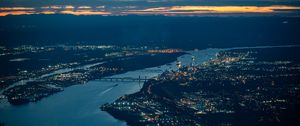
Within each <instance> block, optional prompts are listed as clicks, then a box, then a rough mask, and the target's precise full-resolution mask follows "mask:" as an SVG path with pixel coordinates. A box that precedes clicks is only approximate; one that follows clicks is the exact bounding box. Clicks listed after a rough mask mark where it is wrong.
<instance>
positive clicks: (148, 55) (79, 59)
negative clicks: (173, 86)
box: [1, 46, 186, 105]
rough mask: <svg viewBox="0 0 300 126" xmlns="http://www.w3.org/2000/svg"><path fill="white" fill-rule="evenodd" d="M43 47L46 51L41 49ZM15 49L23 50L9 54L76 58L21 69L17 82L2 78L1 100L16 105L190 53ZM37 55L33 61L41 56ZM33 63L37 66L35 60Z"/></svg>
mask: <svg viewBox="0 0 300 126" xmlns="http://www.w3.org/2000/svg"><path fill="white" fill-rule="evenodd" d="M40 48H43V49H42V50H40ZM45 48H49V49H45ZM27 49H28V50H29V52H28V50H27ZM15 50H22V51H16V52H14V53H13V54H6V55H9V56H11V55H19V54H20V53H21V54H22V55H24V54H23V53H24V52H25V54H26V53H30V54H31V53H45V55H48V56H51V55H52V53H55V55H57V56H61V55H62V54H64V53H67V54H65V55H71V56H72V58H70V59H69V57H66V59H67V60H63V59H62V60H61V61H60V62H62V61H64V62H68V63H65V65H63V63H60V64H57V65H49V66H48V67H46V68H45V67H42V68H39V69H37V68H36V69H37V70H34V69H31V71H27V70H26V71H25V70H21V72H17V73H13V75H14V79H11V78H12V77H11V75H9V74H8V75H7V76H5V75H4V77H3V78H2V79H1V86H3V87H2V90H3V93H2V94H3V95H2V96H1V99H7V100H8V102H9V103H10V104H12V105H23V104H27V103H29V102H36V101H39V100H41V99H42V98H44V97H47V96H50V95H52V94H54V93H57V92H61V91H63V90H64V89H65V88H66V87H69V86H72V85H76V84H85V83H86V82H88V81H91V80H96V79H101V78H103V77H107V76H112V75H116V74H122V73H125V72H128V71H134V70H139V69H144V68H148V67H155V66H160V65H163V64H167V63H171V62H174V61H176V59H177V57H179V56H181V55H184V54H186V53H185V52H184V51H182V50H181V49H166V48H159V47H154V48H148V47H144V46H143V47H116V46H63V47H57V46H56V47H39V48H37V47H20V49H19V48H17V49H15ZM45 50H50V52H44V51H45ZM40 51H42V52H40ZM12 52H13V51H12ZM73 53H74V54H73ZM31 55H33V54H31ZM34 55H35V56H33V57H32V58H36V57H37V56H36V55H37V54H34ZM74 55H75V56H74ZM73 58H74V60H76V63H74V61H72V59H73ZM28 59H29V58H28ZM58 59H61V57H54V59H52V60H58ZM21 60H22V59H21ZM52 60H51V61H52ZM14 61H15V60H14ZM14 61H13V62H14ZM29 62H30V63H33V61H29ZM38 63H39V62H38ZM52 64H55V62H54V61H52ZM17 71H20V70H17ZM42 73H43V74H42ZM24 79H25V81H24ZM26 79H27V80H26ZM15 82H18V83H17V84H15V85H14V84H13V83H15ZM10 86H11V87H10Z"/></svg>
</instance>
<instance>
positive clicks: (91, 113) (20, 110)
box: [0, 49, 220, 126]
mask: <svg viewBox="0 0 300 126" xmlns="http://www.w3.org/2000/svg"><path fill="white" fill-rule="evenodd" d="M219 51H220V49H205V50H199V51H188V53H190V54H186V55H183V56H180V57H178V60H179V61H181V62H182V65H188V64H191V63H192V58H191V56H192V55H193V56H195V63H196V64H200V63H203V62H205V61H208V60H209V59H211V58H213V57H215V54H216V53H217V52H219ZM165 70H176V63H175V62H172V63H170V64H166V65H162V66H157V67H152V68H146V69H142V70H136V71H130V72H127V73H124V74H119V75H114V76H111V77H134V78H136V77H138V76H141V77H144V76H147V78H151V77H154V76H157V75H159V74H161V73H162V72H163V71H165ZM116 84H118V86H114V85H116ZM141 86H142V85H141ZM141 86H140V85H139V83H138V82H105V81H100V80H98V81H97V80H95V81H89V82H88V83H86V84H81V85H74V86H71V87H67V88H65V90H64V91H62V92H59V93H56V94H54V95H52V96H49V97H47V98H43V99H42V100H41V101H38V102H35V103H29V104H26V105H21V106H12V105H10V104H8V103H1V104H0V122H4V123H5V125H6V126H24V125H28V126H65V125H67V126H82V125H89V126H106V125H109V126H126V123H125V122H124V121H119V120H117V119H114V118H113V117H112V116H110V115H109V114H108V113H106V112H104V111H101V110H100V109H99V107H100V106H101V105H102V104H104V103H107V102H113V101H114V100H116V99H117V98H119V97H120V96H123V95H125V94H131V93H134V92H137V91H139V90H140V88H141Z"/></svg>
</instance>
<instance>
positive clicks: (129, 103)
mask: <svg viewBox="0 0 300 126" xmlns="http://www.w3.org/2000/svg"><path fill="white" fill-rule="evenodd" d="M291 47H292V48H293V47H300V46H299V45H286V46H257V47H234V48H226V49H220V50H219V51H225V52H226V51H233V50H249V49H271V48H291ZM214 60H218V59H213V58H211V59H210V61H213V62H214ZM207 63H208V64H211V63H209V62H207ZM198 65H201V64H198ZM184 69H189V68H184ZM170 71H172V70H170ZM175 73H176V72H175ZM187 73H188V72H187ZM167 74H168V73H167ZM157 78H164V76H162V75H158V76H157V77H156V78H153V79H151V80H148V81H147V82H145V83H144V85H143V87H142V88H141V90H140V91H139V92H136V93H133V94H129V95H124V96H122V97H120V98H118V99H117V100H116V101H114V102H113V103H105V104H103V105H101V106H100V107H99V108H100V109H101V110H102V111H105V112H107V113H109V114H110V115H111V116H113V117H114V118H116V119H118V120H122V121H125V122H126V123H127V125H148V124H155V123H153V122H155V120H156V119H157V118H158V117H159V116H154V115H155V114H154V115H153V116H152V117H151V115H152V114H150V115H147V116H146V115H145V116H146V117H145V116H144V117H143V118H142V117H141V116H142V115H144V114H143V110H140V109H141V103H139V102H138V101H139V100H136V99H140V102H142V101H143V99H145V100H146V101H148V100H149V99H152V100H154V99H155V100H154V101H153V102H154V103H151V104H160V105H168V106H173V107H175V108H177V109H178V106H176V105H175V104H174V103H172V102H171V101H172V100H170V99H169V100H168V98H166V97H168V96H160V95H157V94H154V95H150V94H151V93H150V92H151V91H153V90H154V89H152V90H150V92H149V89H151V88H153V86H154V85H158V84H159V83H164V82H160V81H159V79H157ZM170 83H172V82H170ZM174 83H175V82H174ZM169 88H172V87H168V88H167V90H168V89H169ZM170 90H171V89H170ZM159 91H161V89H159V90H158V91H157V92H159ZM165 91H166V90H165ZM167 92H168V91H167ZM170 92H172V91H170ZM155 101H156V103H155ZM144 107H145V106H144ZM138 108H139V109H138ZM136 109H137V112H135V111H136ZM153 109H154V108H153ZM177 109H174V110H177ZM181 109H182V111H180V112H181V113H182V114H187V115H189V114H190V113H189V111H190V112H193V111H194V110H192V109H191V110H189V109H186V108H185V109H183V108H181ZM145 111H147V110H146V109H145ZM157 111H159V110H157ZM140 112H142V113H140ZM231 112H232V111H228V113H231ZM226 113H227V112H226ZM160 114H161V113H160ZM160 114H158V115H160ZM149 116H150V117H149ZM145 118H146V119H145ZM189 118H191V119H192V118H195V119H196V118H197V117H195V116H193V115H191V116H190V117H189ZM152 121H153V122H152ZM173 121H174V120H173ZM173 121H172V122H173ZM151 122H152V123H151ZM162 122H164V121H162ZM180 122H181V123H180ZM184 122H185V121H184V120H180V121H179V123H178V120H177V123H176V125H177V124H178V125H182V124H185V123H184ZM186 123H187V124H192V125H196V124H197V123H196V122H193V121H191V122H189V121H187V122H186ZM158 124H159V123H158ZM172 124H173V123H172ZM174 124H175V123H174Z"/></svg>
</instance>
